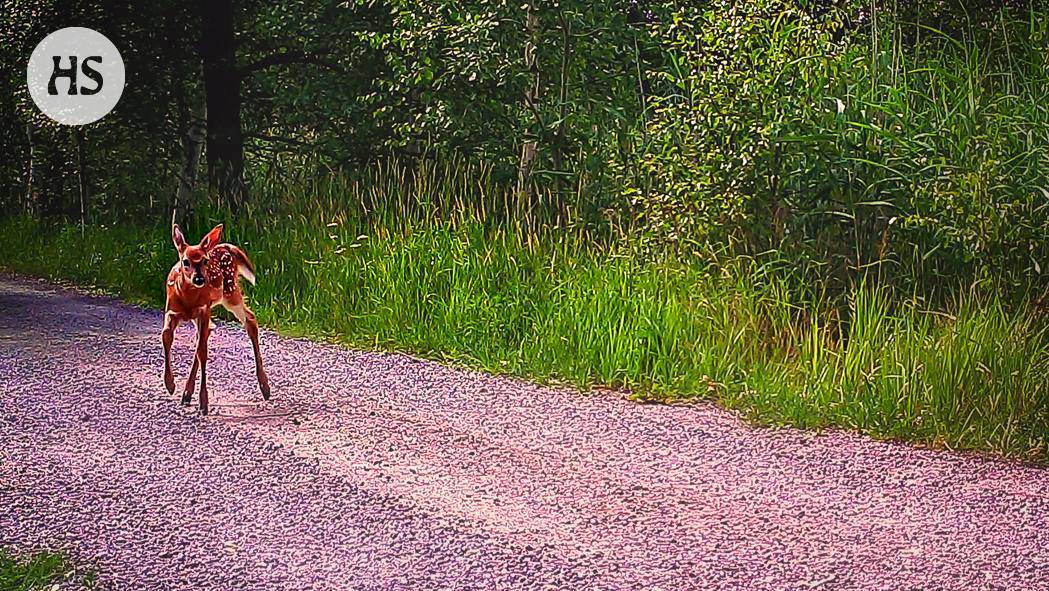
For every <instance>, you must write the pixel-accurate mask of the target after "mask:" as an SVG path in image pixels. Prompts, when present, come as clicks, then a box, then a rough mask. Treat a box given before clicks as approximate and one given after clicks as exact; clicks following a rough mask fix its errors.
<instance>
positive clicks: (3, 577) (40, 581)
mask: <svg viewBox="0 0 1049 591" xmlns="http://www.w3.org/2000/svg"><path fill="white" fill-rule="evenodd" d="M73 579H76V580H77V581H79V582H80V584H81V586H82V587H83V588H91V587H93V586H94V584H95V575H94V573H92V572H87V573H83V572H80V573H78V572H77V570H76V569H75V568H74V567H73V566H72V565H70V564H69V562H68V561H66V559H65V557H63V556H62V555H61V554H57V553H53V552H41V553H39V554H33V555H32V556H29V557H27V558H24V559H16V558H14V557H12V556H10V555H8V554H6V553H5V552H3V551H0V591H30V590H32V589H50V588H51V586H52V585H55V584H58V583H61V582H63V581H69V580H73Z"/></svg>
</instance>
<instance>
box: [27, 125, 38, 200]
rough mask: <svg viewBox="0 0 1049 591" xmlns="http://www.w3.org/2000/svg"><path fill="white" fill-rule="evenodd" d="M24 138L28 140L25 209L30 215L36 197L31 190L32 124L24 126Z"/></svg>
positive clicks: (33, 173)
mask: <svg viewBox="0 0 1049 591" xmlns="http://www.w3.org/2000/svg"><path fill="white" fill-rule="evenodd" d="M25 135H26V139H27V140H28V141H29V162H28V163H27V170H26V183H25V211H26V213H28V214H30V215H32V214H34V213H35V207H34V206H35V205H36V198H35V197H34V195H33V191H34V190H35V189H36V187H34V186H33V184H34V181H35V180H36V146H35V144H34V143H33V124H32V123H26V126H25Z"/></svg>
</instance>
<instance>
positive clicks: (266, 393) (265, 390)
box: [259, 384, 270, 400]
mask: <svg viewBox="0 0 1049 591" xmlns="http://www.w3.org/2000/svg"><path fill="white" fill-rule="evenodd" d="M259 388H261V389H262V399H263V400H269V399H270V385H269V384H259Z"/></svg>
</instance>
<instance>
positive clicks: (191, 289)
mask: <svg viewBox="0 0 1049 591" xmlns="http://www.w3.org/2000/svg"><path fill="white" fill-rule="evenodd" d="M171 239H172V241H173V242H174V243H175V250H176V251H178V258H179V260H178V262H176V263H175V265H174V266H173V267H171V271H170V272H168V280H167V301H166V304H165V305H164V328H163V331H162V333H161V340H162V341H163V343H164V386H165V387H166V388H167V391H168V395H174V394H175V377H174V376H173V375H172V373H171V344H172V343H173V342H174V340H175V329H176V328H178V325H179V324H180V323H182V322H193V323H194V324H195V325H196V329H197V350H196V354H195V355H194V357H193V367H192V368H191V369H190V371H189V379H188V380H186V387H185V390H184V391H183V394H182V404H183V405H186V406H188V405H189V404H190V402H191V401H192V399H193V387H194V384H195V382H196V378H197V369H198V367H199V369H200V413H201V415H207V414H208V384H207V371H208V370H207V368H208V337H209V336H210V335H211V330H212V328H213V327H214V325H213V324H212V322H211V309H212V308H214V307H215V306H217V305H219V304H221V305H222V306H223V307H224V308H226V309H227V310H229V311H230V313H232V314H233V316H234V317H236V318H237V320H238V321H240V323H241V324H242V325H243V326H244V329H245V331H246V332H247V333H248V337H249V338H250V339H251V346H252V348H253V349H254V351H255V377H256V378H257V379H258V382H259V388H260V389H261V390H262V398H263V400H269V399H270V382H269V378H267V377H266V371H265V370H264V369H263V368H262V354H261V353H260V352H259V324H258V322H257V321H256V320H255V314H254V313H252V311H251V309H250V308H248V305H247V304H246V303H245V302H244V293H243V292H242V291H241V286H240V277H244V278H245V279H247V280H248V282H250V283H251V284H252V285H254V284H255V267H254V265H252V264H251V260H250V259H249V258H248V255H246V254H244V251H243V250H241V249H240V248H238V247H237V246H234V245H232V244H220V243H219V241H220V240H221V239H222V224H219V225H217V226H215V228H214V229H212V230H211V231H210V232H208V233H207V234H206V235H205V236H204V238H203V239H201V241H200V243H198V244H196V245H193V246H191V245H189V244H188V243H187V242H186V237H185V236H184V235H183V234H182V230H181V229H180V228H179V227H178V224H175V223H174V220H172V224H171Z"/></svg>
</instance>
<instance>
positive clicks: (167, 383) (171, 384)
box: [164, 376, 175, 396]
mask: <svg viewBox="0 0 1049 591" xmlns="http://www.w3.org/2000/svg"><path fill="white" fill-rule="evenodd" d="M164 387H165V388H167V389H168V396H171V395H173V394H174V393H175V378H174V377H170V376H164Z"/></svg>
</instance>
